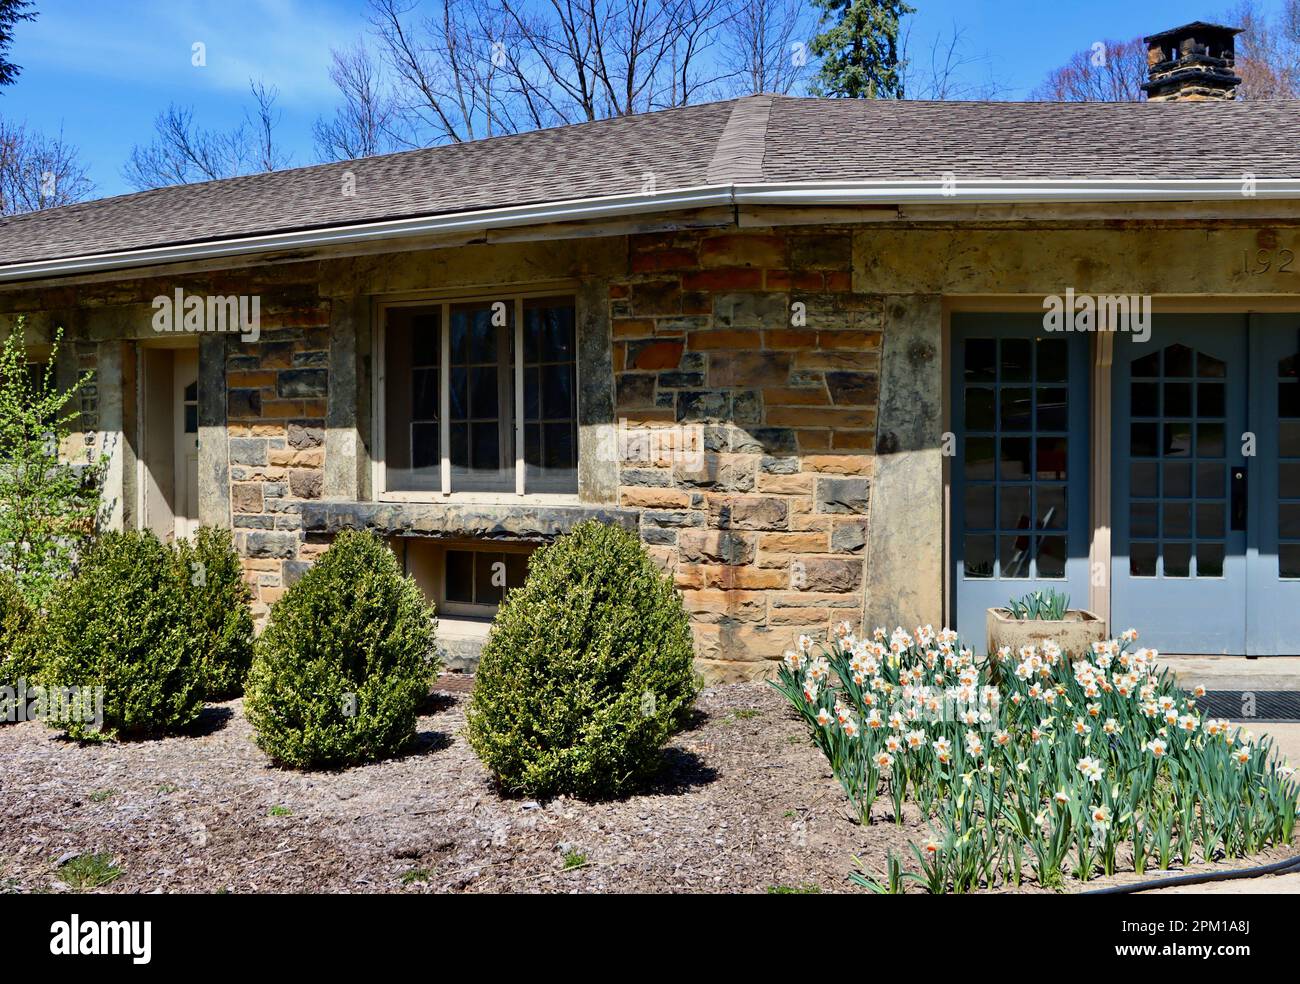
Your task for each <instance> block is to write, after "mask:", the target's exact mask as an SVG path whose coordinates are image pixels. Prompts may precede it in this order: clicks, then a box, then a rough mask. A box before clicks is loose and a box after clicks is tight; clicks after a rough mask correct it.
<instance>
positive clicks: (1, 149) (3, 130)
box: [0, 119, 94, 215]
mask: <svg viewBox="0 0 1300 984" xmlns="http://www.w3.org/2000/svg"><path fill="white" fill-rule="evenodd" d="M92 191H94V185H93V184H92V183H91V181H90V179H89V178H88V177H86V167H85V165H84V164H82V163H81V161H80V160H79V159H78V156H77V149H76V148H75V147H73V146H72V145H71V144H69V143H68V142H67V141H66V140H64V139H63V133H62V132H60V133H59V134H58V135H57V136H53V137H47V136H45V135H43V134H40V133H36V132H34V131H32V130H29V129H28V128H27V127H26V126H24V125H23V124H21V123H18V124H14V123H6V122H5V121H4V120H2V119H0V215H18V214H20V213H22V212H35V211H37V210H39V209H44V208H56V207H57V206H59V205H70V204H72V203H73V202H79V201H83V200H84V199H86V198H88V197H90V194H91V192H92Z"/></svg>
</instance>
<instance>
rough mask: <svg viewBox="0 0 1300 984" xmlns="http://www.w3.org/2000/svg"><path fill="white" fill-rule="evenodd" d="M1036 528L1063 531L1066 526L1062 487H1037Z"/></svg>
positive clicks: (1063, 488)
mask: <svg viewBox="0 0 1300 984" xmlns="http://www.w3.org/2000/svg"><path fill="white" fill-rule="evenodd" d="M1038 526H1039V528H1040V529H1051V530H1063V529H1065V527H1066V526H1067V523H1066V513H1065V486H1064V485H1040V486H1038Z"/></svg>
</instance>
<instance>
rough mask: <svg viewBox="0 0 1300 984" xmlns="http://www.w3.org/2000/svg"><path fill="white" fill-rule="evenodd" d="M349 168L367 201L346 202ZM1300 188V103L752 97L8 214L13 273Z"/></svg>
mask: <svg viewBox="0 0 1300 984" xmlns="http://www.w3.org/2000/svg"><path fill="white" fill-rule="evenodd" d="M349 171H350V172H352V174H353V175H355V179H356V194H355V196H352V197H348V196H346V195H344V194H343V186H344V176H345V173H346V172H349ZM948 171H952V172H953V173H954V174H955V175H956V177H957V180H958V181H959V182H961V181H969V180H982V179H999V178H1000V179H1015V178H1102V179H1108V178H1210V177H1217V178H1228V179H1233V180H1236V179H1240V178H1241V176H1242V174H1243V173H1245V172H1251V173H1254V174H1255V175H1256V176H1257V177H1258V178H1293V179H1294V178H1300V103H1297V102H1275V103H1259V102H1254V103H1247V102H1234V103H981V102H946V103H939V102H892V101H885V100H852V99H799V98H792V97H785V96H750V97H747V98H745V99H739V100H729V101H725V102H717V103H708V104H704V105H699V106H688V107H683V108H680V109H672V110H664V111H661V112H657V113H648V114H645V115H642V116H634V117H621V118H617V119H611V120H601V121H598V122H594V123H586V124H582V125H579V126H569V127H558V128H555V129H549V130H538V131H533V132H530V133H522V134H516V135H512V136H504V137H494V138H491V139H487V140H479V141H475V142H473V143H464V144H451V145H446V146H440V147H432V148H429V149H426V150H415V151H408V152H406V153H400V154H390V155H387V156H384V157H372V158H367V159H365V160H360V161H349V162H343V163H336V164H325V165H319V166H315V167H305V168H296V169H294V170H289V171H277V172H274V173H270V174H256V175H249V176H246V177H240V178H230V179H227V180H224V181H212V182H207V183H204V184H193V185H181V186H177V187H172V188H162V189H158V190H156V191H146V192H141V193H139V194H135V195H123V196H119V197H116V198H108V199H102V200H100V201H94V202H85V203H82V204H79V205H70V206H66V207H64V208H58V209H50V210H47V211H43V212H36V213H31V214H28V215H22V216H15V217H11V218H7V219H0V269H3V267H4V266H6V265H9V264H17V263H26V262H32V261H37V260H49V259H57V258H61V257H70V256H83V255H90V254H96V253H110V252H117V251H122V250H135V249H144V248H150V247H159V246H168V245H175V244H178V243H193V242H203V241H207V240H216V239H229V238H237V237H242V236H253V235H258V234H265V233H275V232H289V231H294V230H302V229H312V228H317V227H325V226H340V225H348V224H355V223H364V222H375V221H380V220H384V219H398V218H408V217H416V216H426V215H438V214H446V213H454V212H465V211H472V210H477V209H485V208H493V207H501V206H508V205H528V204H535V203H540V202H550V201H562V200H566V199H575V198H590V197H597V196H606V195H619V194H637V193H640V192H642V191H643V190H644V187H645V179H646V176H647V175H652V176H653V177H654V186H655V189H656V190H657V191H659V192H664V191H668V190H671V189H677V188H687V187H692V186H699V185H706V184H707V185H719V184H722V185H725V184H732V183H759V182H769V183H772V182H782V183H783V182H811V181H834V180H851V181H861V180H927V179H928V180H936V179H939V178H941V177H942V176H943V175H944V173H945V172H948Z"/></svg>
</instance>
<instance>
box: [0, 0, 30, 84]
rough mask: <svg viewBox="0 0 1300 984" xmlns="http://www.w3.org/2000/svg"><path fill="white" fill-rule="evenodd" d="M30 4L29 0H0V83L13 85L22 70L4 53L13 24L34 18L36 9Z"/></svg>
mask: <svg viewBox="0 0 1300 984" xmlns="http://www.w3.org/2000/svg"><path fill="white" fill-rule="evenodd" d="M31 5H32V3H31V0H0V85H13V84H14V81H15V80H16V79H17V78H18V73H19V72H20V71H22V70H21V69H20V68H19V67H18V66H17V65H15V64H14V63H13V62H11V61H9V59H8V58H7V57H6V54H7V52H8V50H9V45H10V44H12V43H13V39H14V25H15V24H16V23H18V22H19V21H29V20H35V19H36V11H34V10H30V9H28V8H30V7H31Z"/></svg>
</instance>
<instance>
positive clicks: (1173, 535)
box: [1128, 344, 1228, 578]
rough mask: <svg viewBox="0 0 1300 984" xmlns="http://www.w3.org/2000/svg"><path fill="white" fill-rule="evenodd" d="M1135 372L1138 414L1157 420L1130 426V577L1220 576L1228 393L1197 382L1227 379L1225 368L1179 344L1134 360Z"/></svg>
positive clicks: (1133, 404)
mask: <svg viewBox="0 0 1300 984" xmlns="http://www.w3.org/2000/svg"><path fill="white" fill-rule="evenodd" d="M1130 371H1131V374H1132V376H1133V377H1134V378H1133V380H1132V381H1131V382H1130V383H1129V401H1130V404H1129V405H1130V409H1131V415H1132V416H1133V417H1147V418H1152V417H1154V418H1155V419H1147V420H1134V421H1133V422H1132V423H1131V424H1130V425H1129V439H1130V447H1129V454H1130V456H1131V458H1133V459H1135V460H1133V461H1132V463H1131V464H1130V466H1129V481H1130V484H1129V510H1128V520H1129V540H1130V542H1129V545H1128V546H1129V572H1130V574H1131V575H1132V576H1133V577H1157V576H1163V577H1166V578H1192V577H1221V576H1222V574H1223V556H1224V543H1225V541H1226V538H1227V535H1228V530H1227V523H1226V516H1227V500H1226V494H1225V493H1226V485H1225V481H1224V468H1225V467H1226V464H1225V462H1224V460H1223V459H1224V458H1225V456H1226V454H1227V430H1226V425H1225V423H1224V422H1223V419H1222V418H1223V415H1224V410H1225V396H1224V390H1225V387H1224V384H1223V383H1221V382H1213V381H1211V382H1197V383H1193V382H1192V378H1193V377H1194V376H1197V377H1203V378H1206V379H1209V380H1215V379H1222V378H1224V376H1225V371H1226V369H1225V365H1224V363H1223V361H1222V360H1220V359H1216V358H1213V357H1211V356H1205V355H1204V353H1200V352H1198V351H1196V350H1195V349H1194V348H1192V347H1190V346H1187V345H1182V344H1175V345H1169V346H1167V347H1165V348H1164V349H1163V350H1161V351H1159V352H1154V353H1152V352H1148V353H1144V354H1142V355H1141V356H1138V357H1135V358H1133V360H1132V361H1131V363H1130ZM1157 390H1158V393H1159V412H1158V413H1157V412H1156V411H1155V407H1156V402H1157ZM1170 418H1174V419H1170ZM1207 418H1208V419H1207ZM1216 418H1217V419H1216ZM1142 459H1148V460H1142ZM1193 557H1196V558H1197V564H1196V565H1195V567H1193V563H1192V558H1193Z"/></svg>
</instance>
